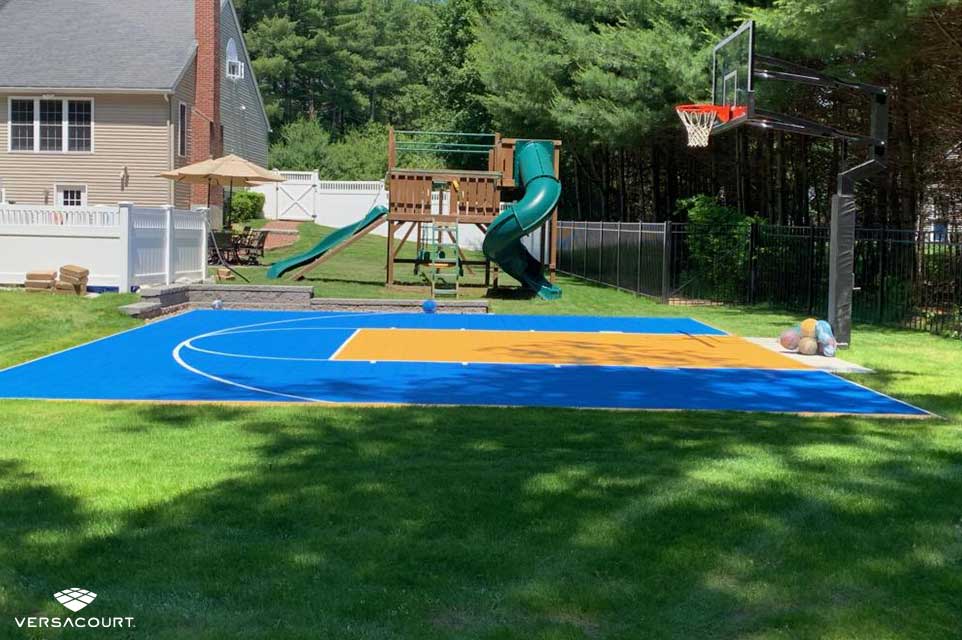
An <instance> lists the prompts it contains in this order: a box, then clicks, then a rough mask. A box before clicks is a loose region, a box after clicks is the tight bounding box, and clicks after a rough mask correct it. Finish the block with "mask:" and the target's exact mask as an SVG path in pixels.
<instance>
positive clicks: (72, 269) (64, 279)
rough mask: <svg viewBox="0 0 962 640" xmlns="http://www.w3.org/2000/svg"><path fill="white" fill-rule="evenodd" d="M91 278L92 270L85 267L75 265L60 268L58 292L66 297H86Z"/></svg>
mask: <svg viewBox="0 0 962 640" xmlns="http://www.w3.org/2000/svg"><path fill="white" fill-rule="evenodd" d="M89 276H90V270H89V269H84V268H83V267H78V266H76V265H73V264H68V265H66V266H63V267H60V281H59V282H57V285H56V292H57V293H62V294H64V295H76V296H82V295H86V293H87V278H88V277H89Z"/></svg>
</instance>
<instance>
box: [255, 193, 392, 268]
mask: <svg viewBox="0 0 962 640" xmlns="http://www.w3.org/2000/svg"><path fill="white" fill-rule="evenodd" d="M387 211H388V209H387V207H385V206H383V205H378V206H376V207H374V208H373V209H371V210H370V211H368V213H367V215H366V216H364V217H363V218H361V219H360V220H358V221H357V222H355V223H354V224H349V225H347V226H346V227H341V228H340V229H338V230H337V231H332V232H331V233H329V234H327V235H326V236H324V239H323V240H321V241H320V242H318V243H317V244H316V245H314V247H313V248H312V249H310V250H308V251H305V252H304V253H299V254H297V255H296V256H291V257H290V258H287V259H286V260H279V261H277V262H275V263H274V264H272V265H271V268H270V269H268V271H267V277H268V278H272V279H276V278H280V277H281V276H282V275H284V274H285V273H287V272H288V271H290V270H291V269H296V268H297V267H300V266H302V265H306V264H308V263H311V262H314V261H315V260H317V259H318V258H320V257H321V256H323V255H324V254H325V253H327V252H328V251H330V250H331V249H333V248H334V247H336V246H337V245H339V244H341V243H342V242H346V241H347V240H350V239H351V238H352V237H353V236H354V235H355V234H357V233H360V232H362V231H364V230H365V229H367V228H368V227H369V226H371V225H372V224H374V223H375V222H377V221H378V220H380V219H381V218H383V217H384V216H386V215H387Z"/></svg>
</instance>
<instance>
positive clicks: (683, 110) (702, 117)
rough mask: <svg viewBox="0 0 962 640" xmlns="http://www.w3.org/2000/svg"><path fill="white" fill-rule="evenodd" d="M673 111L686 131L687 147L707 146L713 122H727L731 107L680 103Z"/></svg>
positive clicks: (713, 126) (729, 117) (713, 125)
mask: <svg viewBox="0 0 962 640" xmlns="http://www.w3.org/2000/svg"><path fill="white" fill-rule="evenodd" d="M675 111H676V112H678V117H679V118H681V121H682V123H683V124H684V125H685V130H686V131H688V146H689V147H707V146H708V139H709V138H710V137H711V131H712V129H714V128H715V124H716V123H719V122H728V120H729V119H731V115H732V108H731V107H729V106H727V105H717V104H680V105H678V106H677V107H675Z"/></svg>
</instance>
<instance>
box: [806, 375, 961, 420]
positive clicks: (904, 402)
mask: <svg viewBox="0 0 962 640" xmlns="http://www.w3.org/2000/svg"><path fill="white" fill-rule="evenodd" d="M824 373H827V374H828V375H830V376H835V377H836V378H838V379H839V380H842V381H844V382H848V383H849V384H854V385H855V386H856V387H860V388H862V389H864V390H866V391H871V392H872V393H877V394H878V395H880V396H882V397H883V398H888V399H889V400H891V401H892V402H897V403H899V404H903V405H905V406H906V407H911V408H912V409H915V410H916V411H922V412H924V413H926V414H927V415H929V416H931V417H933V418H939V419H940V420H944V418H943V417H942V416H940V415H939V414H937V413H933V412H932V411H929V410H928V409H923V408H922V407H919V406H917V405H914V404H912V403H911V402H906V401H905V400H899V399H898V398H896V397H895V396H890V395H889V394H887V393H885V392H884V391H876V390H875V389H873V388H871V387H868V386H866V385H864V384H862V383H861V382H856V381H854V380H849V379H848V378H843V377H842V376H841V375H840V374H839V373H838V372H837V371H824Z"/></svg>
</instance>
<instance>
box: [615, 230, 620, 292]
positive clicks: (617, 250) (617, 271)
mask: <svg viewBox="0 0 962 640" xmlns="http://www.w3.org/2000/svg"><path fill="white" fill-rule="evenodd" d="M615 224H617V225H618V233H617V235H616V236H615V242H616V243H617V246H616V247H615V287H617V288H618V289H620V288H621V220H619V221H618V222H617V223H615Z"/></svg>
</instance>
